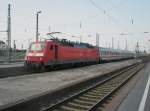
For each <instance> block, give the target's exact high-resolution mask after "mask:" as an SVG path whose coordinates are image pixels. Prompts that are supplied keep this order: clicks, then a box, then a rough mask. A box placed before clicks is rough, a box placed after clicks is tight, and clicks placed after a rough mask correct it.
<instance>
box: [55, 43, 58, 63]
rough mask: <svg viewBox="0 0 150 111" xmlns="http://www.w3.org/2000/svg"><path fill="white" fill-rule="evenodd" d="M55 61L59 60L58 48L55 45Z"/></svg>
mask: <svg viewBox="0 0 150 111" xmlns="http://www.w3.org/2000/svg"><path fill="white" fill-rule="evenodd" d="M55 59H56V60H57V59H58V46H57V45H55Z"/></svg>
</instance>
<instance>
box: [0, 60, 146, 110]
mask: <svg viewBox="0 0 150 111" xmlns="http://www.w3.org/2000/svg"><path fill="white" fill-rule="evenodd" d="M144 66H145V63H143V62H140V63H136V64H133V65H131V66H128V67H125V68H122V69H119V70H116V71H114V72H111V73H109V74H104V76H97V77H94V78H91V79H88V80H84V81H80V82H79V83H75V84H71V85H69V86H67V87H63V88H62V89H58V90H56V91H53V92H51V91H48V92H44V93H42V94H38V95H35V96H32V97H30V98H27V99H25V100H20V101H16V102H14V103H12V104H8V105H4V106H2V107H0V111H95V110H98V111H99V110H101V109H102V108H103V105H104V104H107V103H106V102H107V101H108V100H110V98H111V97H112V95H113V94H114V93H115V92H116V91H117V90H118V89H119V88H121V87H122V86H123V85H124V84H126V83H127V82H128V80H129V79H130V78H132V77H133V76H134V75H135V74H136V73H137V72H138V71H140V70H141V69H142V68H143V67H144Z"/></svg>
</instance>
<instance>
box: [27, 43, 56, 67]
mask: <svg viewBox="0 0 150 111" xmlns="http://www.w3.org/2000/svg"><path fill="white" fill-rule="evenodd" d="M57 59H58V45H57V44H56V43H55V42H53V41H50V40H45V41H43V42H32V43H31V44H30V46H29V48H28V50H27V52H26V56H25V66H27V67H31V68H32V67H34V68H41V67H45V66H46V65H48V64H50V63H54V62H55V61H57Z"/></svg>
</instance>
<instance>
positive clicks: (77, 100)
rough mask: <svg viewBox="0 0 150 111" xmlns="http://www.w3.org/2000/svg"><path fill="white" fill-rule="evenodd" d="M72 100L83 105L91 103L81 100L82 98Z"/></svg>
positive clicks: (90, 103)
mask: <svg viewBox="0 0 150 111" xmlns="http://www.w3.org/2000/svg"><path fill="white" fill-rule="evenodd" d="M73 102H76V103H79V104H83V105H93V102H90V101H83V100H79V99H74V100H73Z"/></svg>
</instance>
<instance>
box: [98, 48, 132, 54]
mask: <svg viewBox="0 0 150 111" xmlns="http://www.w3.org/2000/svg"><path fill="white" fill-rule="evenodd" d="M99 50H100V51H108V52H119V53H134V52H133V51H128V50H120V49H112V48H105V47H99Z"/></svg>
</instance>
